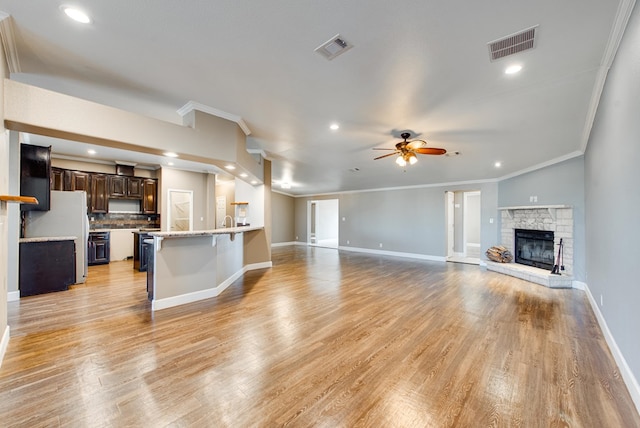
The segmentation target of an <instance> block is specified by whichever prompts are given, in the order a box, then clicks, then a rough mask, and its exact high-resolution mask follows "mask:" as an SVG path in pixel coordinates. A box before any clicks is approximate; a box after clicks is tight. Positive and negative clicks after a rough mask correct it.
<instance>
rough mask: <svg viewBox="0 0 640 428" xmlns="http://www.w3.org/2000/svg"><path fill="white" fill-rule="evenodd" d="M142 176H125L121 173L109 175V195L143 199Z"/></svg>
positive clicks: (111, 196)
mask: <svg viewBox="0 0 640 428" xmlns="http://www.w3.org/2000/svg"><path fill="white" fill-rule="evenodd" d="M142 180H143V179H142V178H139V177H125V176H121V175H110V176H109V197H110V198H127V199H142V194H143V189H142V187H143V186H142Z"/></svg>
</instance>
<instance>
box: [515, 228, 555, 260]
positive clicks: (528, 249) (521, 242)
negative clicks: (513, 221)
mask: <svg viewBox="0 0 640 428" xmlns="http://www.w3.org/2000/svg"><path fill="white" fill-rule="evenodd" d="M515 257H516V260H515V261H516V263H520V264H523V265H529V266H534V267H538V268H541V269H549V270H551V269H552V268H553V264H554V255H553V232H550V231H546V230H527V229H516V230H515Z"/></svg>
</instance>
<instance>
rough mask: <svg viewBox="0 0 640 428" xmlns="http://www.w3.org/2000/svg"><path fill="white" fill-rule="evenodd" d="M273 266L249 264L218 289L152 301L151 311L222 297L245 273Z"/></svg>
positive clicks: (269, 263)
mask: <svg viewBox="0 0 640 428" xmlns="http://www.w3.org/2000/svg"><path fill="white" fill-rule="evenodd" d="M272 266H273V264H272V262H271V261H268V262H262V263H252V264H248V265H246V266H244V267H243V268H242V269H240V270H238V271H237V272H235V273H234V274H233V275H231V276H230V277H229V278H227V279H225V280H224V281H222V282H221V283H220V284H219V285H218V286H217V287H213V288H207V289H205V290H199V291H194V292H192V293H186V294H180V295H179V296H173V297H166V298H164V299H154V300H152V301H151V310H152V311H159V310H160V309H167V308H172V307H174V306H179V305H185V304H187V303H193V302H197V301H199V300H204V299H210V298H212V297H216V296H218V295H220V293H222V292H223V291H224V290H226V289H227V288H228V287H229V286H230V285H231V284H233V283H234V281H235V280H237V279H238V278H240V277H241V276H242V275H243V274H244V273H245V272H248V271H250V270H257V269H268V268H270V267H272Z"/></svg>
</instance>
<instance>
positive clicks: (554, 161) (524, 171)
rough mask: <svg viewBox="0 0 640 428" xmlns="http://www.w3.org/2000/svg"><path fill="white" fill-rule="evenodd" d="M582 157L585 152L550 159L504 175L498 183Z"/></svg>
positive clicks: (577, 151)
mask: <svg viewBox="0 0 640 428" xmlns="http://www.w3.org/2000/svg"><path fill="white" fill-rule="evenodd" d="M582 155H584V152H582V151H579V150H576V151H575V152H571V153H567V154H566V155H564V156H560V157H557V158H555V159H550V160H548V161H546V162H542V163H539V164H537V165H533V166H530V167H529V168H524V169H521V170H519V171H516V172H513V173H511V174H507V175H503V176H502V177H500V178H498V181H502V180H507V179H509V178H513V177H517V176H519V175H523V174H527V173H529V172H533V171H537V170H539V169H542V168H546V167H548V166H551V165H555V164H557V163H560V162H564V161H567V160H569V159H573V158H577V157H579V156H582Z"/></svg>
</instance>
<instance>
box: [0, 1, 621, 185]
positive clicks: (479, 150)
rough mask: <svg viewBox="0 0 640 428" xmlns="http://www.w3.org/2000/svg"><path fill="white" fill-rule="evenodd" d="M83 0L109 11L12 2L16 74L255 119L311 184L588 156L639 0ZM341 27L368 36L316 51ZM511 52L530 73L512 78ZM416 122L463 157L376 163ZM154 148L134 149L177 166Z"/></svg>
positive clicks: (159, 107)
mask: <svg viewBox="0 0 640 428" xmlns="http://www.w3.org/2000/svg"><path fill="white" fill-rule="evenodd" d="M73 4H74V5H76V6H79V7H81V8H82V9H84V10H85V11H87V12H88V13H89V14H90V15H91V17H92V19H93V21H92V22H91V23H90V24H88V25H81V24H78V23H75V22H72V21H70V20H69V19H68V18H67V17H66V16H65V15H64V14H63V13H62V12H61V11H60V9H59V5H60V4H58V3H56V2H52V1H51V0H29V1H24V0H0V11H2V12H5V13H6V14H8V15H10V16H11V17H12V26H13V32H14V35H15V45H16V51H17V54H18V58H19V67H20V70H19V72H16V73H12V75H11V78H12V79H15V80H18V81H21V82H25V83H29V84H32V85H36V86H40V87H44V88H47V89H51V90H54V91H57V92H61V93H65V94H70V95H73V96H77V97H80V98H85V99H89V100H92V101H96V102H99V103H102V104H106V105H111V106H114V107H118V108H122V109H125V110H130V111H133V112H137V113H142V114H145V115H147V116H152V117H156V118H159V119H163V120H167V121H170V122H174V123H181V118H180V116H179V115H178V114H177V112H176V111H177V110H178V109H179V108H180V107H182V106H183V105H184V104H186V103H187V102H188V101H190V100H192V101H195V102H197V103H201V104H204V105H207V106H210V107H212V108H215V109H218V110H222V111H224V112H227V113H230V114H233V115H237V116H240V117H242V119H243V120H244V121H245V123H246V124H247V125H248V127H249V128H250V130H251V135H250V136H249V137H248V145H249V146H250V147H252V148H258V149H262V150H264V152H265V153H266V154H267V157H268V158H270V159H271V160H272V165H273V179H274V181H275V182H276V183H280V182H281V181H286V182H289V183H291V185H292V187H291V189H288V190H286V191H285V192H286V193H290V194H293V195H308V194H314V193H328V192H334V191H344V190H359V189H371V188H386V187H397V186H412V185H425V184H438V183H452V182H468V181H475V180H492V179H497V178H500V177H504V176H508V175H511V174H515V173H518V172H519V171H523V170H528V169H531V168H535V167H536V166H538V165H542V164H548V163H551V162H554V161H557V160H560V159H566V158H569V157H572V156H575V155H577V154H579V153H581V152H583V151H584V148H585V145H586V142H587V138H588V132H589V130H590V126H591V122H592V120H593V114H594V111H595V110H594V109H595V107H596V106H597V100H598V97H599V91H600V89H601V85H602V83H603V79H604V76H605V75H606V70H607V68H608V66H609V65H610V63H611V61H612V58H613V55H614V53H615V49H616V48H617V41H618V40H619V37H620V36H621V32H622V29H623V28H624V25H625V24H626V18H627V17H628V13H629V11H630V9H631V8H632V7H633V4H634V0H620V1H614V0H610V1H597V0H589V1H584V0H564V1H561V2H558V1H556V0H553V1H552V0H539V1H535V2H531V1H514V0H487V1H483V2H474V1H455V0H453V1H435V0H397V1H394V2H391V1H388V0H367V1H344V0H341V1H337V0H324V1H315V2H314V1H308V0H279V1H273V0H263V1H253V2H247V1H238V0H208V1H204V0H203V1H189V2H176V1H173V0H154V1H135V2H132V1H124V0H109V1H98V0H75V1H73ZM180 6H183V7H182V8H181V7H180ZM534 25H538V26H539V27H538V40H537V46H536V47H535V49H532V50H529V51H526V52H522V53H519V54H516V55H513V56H510V57H507V58H504V59H502V60H498V61H496V62H491V61H490V60H489V55H488V49H487V43H488V42H490V41H494V40H496V39H499V38H502V37H504V36H508V35H510V34H512V33H515V32H518V31H520V30H524V29H526V28H529V27H532V26H534ZM336 34H340V35H341V36H342V37H343V38H344V39H345V40H347V41H348V42H349V43H351V44H352V45H353V48H352V49H350V50H348V51H347V52H345V53H344V54H343V55H341V56H338V57H337V58H335V59H333V60H331V61H328V60H326V59H325V58H324V57H322V56H320V55H318V54H317V53H315V52H314V49H315V48H316V47H318V46H319V45H321V44H322V43H324V42H325V41H327V40H328V39H329V38H331V37H333V36H334V35H336ZM513 63H518V64H521V65H522V66H523V69H522V71H521V72H520V73H518V74H517V75H506V74H504V69H505V68H506V67H507V66H508V65H510V64H513ZM333 122H338V123H339V124H340V129H339V130H338V131H331V130H330V129H329V125H330V124H331V123H333ZM404 130H411V131H412V132H413V133H414V135H417V136H419V138H421V139H424V140H426V141H427V142H428V143H429V146H430V147H442V148H444V149H446V150H447V151H448V152H456V151H458V152H460V153H461V154H460V155H459V156H421V157H420V160H419V162H418V163H417V164H416V165H413V166H410V167H407V168H406V171H405V170H403V168H400V167H398V166H397V165H396V164H395V163H394V161H393V159H394V158H393V157H389V158H386V159H381V160H376V161H374V160H373V158H374V157H376V156H379V155H380V154H382V153H383V152H379V151H373V150H372V148H373V147H389V148H391V147H393V145H394V144H395V143H396V142H397V141H399V134H400V133H401V132H402V131H404ZM38 138H39V137H37V136H33V137H32V141H33V139H36V140H37V139H38ZM53 150H54V153H56V152H58V153H61V154H66V155H74V156H85V152H86V148H85V147H83V145H82V144H79V143H65V144H55V143H54V147H53ZM108 156H111V157H114V156H119V157H120V158H121V159H120V160H126V159H122V157H123V156H124V154H120V153H110V154H109V155H108ZM137 156H140V157H139V158H137ZM141 156H142V155H140V154H138V155H135V156H133V157H132V158H131V159H132V160H135V159H138V160H139V161H140V162H142V163H145V162H151V163H153V162H156V163H160V162H161V161H162V159H156V160H149V159H146V158H142V157H141ZM497 161H499V162H501V163H502V166H501V167H500V168H496V167H495V166H494V164H495V162H497ZM194 168H202V170H203V171H205V170H208V168H209V167H208V166H202V165H191V166H190V168H189V169H194ZM354 168H358V169H359V171H357V172H354V171H352V169H354Z"/></svg>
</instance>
